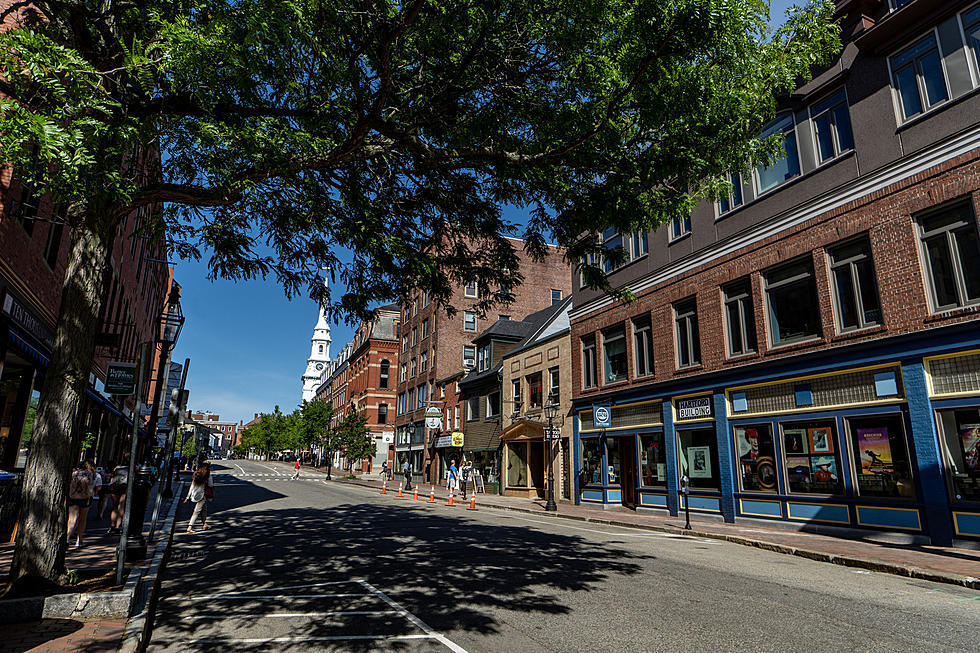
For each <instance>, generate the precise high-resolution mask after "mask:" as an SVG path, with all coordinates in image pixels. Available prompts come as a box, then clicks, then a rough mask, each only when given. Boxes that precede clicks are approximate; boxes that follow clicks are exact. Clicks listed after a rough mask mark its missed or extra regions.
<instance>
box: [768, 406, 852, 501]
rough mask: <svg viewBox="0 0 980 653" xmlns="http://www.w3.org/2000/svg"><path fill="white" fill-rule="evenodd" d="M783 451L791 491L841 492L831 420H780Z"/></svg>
mask: <svg viewBox="0 0 980 653" xmlns="http://www.w3.org/2000/svg"><path fill="white" fill-rule="evenodd" d="M782 431H783V453H784V454H785V456H786V467H785V468H784V469H785V472H786V482H787V484H788V486H789V491H790V492H795V493H801V494H843V492H844V481H843V479H842V478H841V462H840V452H839V451H838V449H837V438H836V437H835V435H834V433H835V429H834V422H827V421H819V422H798V423H793V424H783V425H782Z"/></svg>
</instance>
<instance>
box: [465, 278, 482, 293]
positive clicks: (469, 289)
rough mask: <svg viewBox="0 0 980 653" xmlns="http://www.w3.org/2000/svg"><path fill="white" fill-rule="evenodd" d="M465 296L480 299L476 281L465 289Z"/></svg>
mask: <svg viewBox="0 0 980 653" xmlns="http://www.w3.org/2000/svg"><path fill="white" fill-rule="evenodd" d="M463 295H465V296H466V297H479V295H480V293H479V291H478V290H477V287H476V282H475V281H474V282H473V283H468V284H466V287H465V288H463Z"/></svg>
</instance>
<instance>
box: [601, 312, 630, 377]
mask: <svg viewBox="0 0 980 653" xmlns="http://www.w3.org/2000/svg"><path fill="white" fill-rule="evenodd" d="M602 362H603V371H604V376H603V383H615V382H616V381H624V380H625V379H626V331H625V329H623V327H621V326H620V327H617V328H615V329H612V330H610V331H604V332H603V333H602Z"/></svg>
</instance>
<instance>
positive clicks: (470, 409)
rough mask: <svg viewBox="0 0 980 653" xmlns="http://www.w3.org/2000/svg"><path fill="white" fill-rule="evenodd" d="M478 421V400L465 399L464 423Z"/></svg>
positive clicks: (474, 398) (476, 398) (477, 398)
mask: <svg viewBox="0 0 980 653" xmlns="http://www.w3.org/2000/svg"><path fill="white" fill-rule="evenodd" d="M478 419H480V398H479V397H468V398H467V399H466V421H467V422H473V421H475V420H478Z"/></svg>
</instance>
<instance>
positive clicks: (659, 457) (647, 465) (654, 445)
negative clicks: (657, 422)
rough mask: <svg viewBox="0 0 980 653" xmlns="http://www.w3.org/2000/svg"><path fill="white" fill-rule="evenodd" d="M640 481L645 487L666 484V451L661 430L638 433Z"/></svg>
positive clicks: (663, 485)
mask: <svg viewBox="0 0 980 653" xmlns="http://www.w3.org/2000/svg"><path fill="white" fill-rule="evenodd" d="M640 483H641V484H642V485H644V486H646V487H665V486H666V485H667V451H666V449H665V447H664V434H663V432H658V433H644V434H642V435H640Z"/></svg>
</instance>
